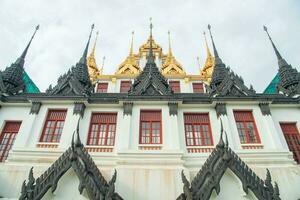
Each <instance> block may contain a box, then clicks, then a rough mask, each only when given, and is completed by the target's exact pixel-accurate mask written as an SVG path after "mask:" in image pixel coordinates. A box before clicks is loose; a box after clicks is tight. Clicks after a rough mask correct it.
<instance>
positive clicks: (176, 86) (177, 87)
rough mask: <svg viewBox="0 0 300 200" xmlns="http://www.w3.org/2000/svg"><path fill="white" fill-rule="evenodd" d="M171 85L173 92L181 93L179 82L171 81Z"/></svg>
mask: <svg viewBox="0 0 300 200" xmlns="http://www.w3.org/2000/svg"><path fill="white" fill-rule="evenodd" d="M169 85H170V87H171V88H172V90H173V92H175V93H180V82H179V81H169Z"/></svg>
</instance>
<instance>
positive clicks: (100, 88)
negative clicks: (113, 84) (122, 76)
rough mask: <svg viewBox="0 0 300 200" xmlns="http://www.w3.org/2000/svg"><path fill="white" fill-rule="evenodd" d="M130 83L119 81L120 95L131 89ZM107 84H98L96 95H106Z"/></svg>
mask: <svg viewBox="0 0 300 200" xmlns="http://www.w3.org/2000/svg"><path fill="white" fill-rule="evenodd" d="M131 85H132V83H131V81H121V85H120V93H126V92H128V91H129V90H130V88H131ZM107 88H108V83H98V85H97V93H107Z"/></svg>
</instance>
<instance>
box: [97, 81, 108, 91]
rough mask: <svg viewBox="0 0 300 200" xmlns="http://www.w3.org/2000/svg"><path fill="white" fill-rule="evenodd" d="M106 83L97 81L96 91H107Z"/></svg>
mask: <svg viewBox="0 0 300 200" xmlns="http://www.w3.org/2000/svg"><path fill="white" fill-rule="evenodd" d="M107 88H108V83H98V86H97V93H107Z"/></svg>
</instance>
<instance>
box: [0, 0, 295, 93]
mask: <svg viewBox="0 0 300 200" xmlns="http://www.w3.org/2000/svg"><path fill="white" fill-rule="evenodd" d="M0 8H1V12H0V41H1V42H0V69H1V70H3V69H4V68H5V67H6V66H8V65H10V64H11V63H12V62H14V61H15V60H16V58H17V57H18V56H20V54H21V52H22V51H23V49H24V47H25V46H26V44H27V42H28V40H29V39H30V37H31V34H32V33H33V31H34V28H35V26H36V25H37V24H40V30H39V31H38V33H37V35H36V38H35V40H34V41H33V43H32V46H31V48H30V50H29V52H28V54H27V58H26V62H25V70H26V71H27V73H28V74H29V75H30V77H31V78H32V80H33V81H34V82H35V83H36V85H37V86H38V87H39V88H40V89H41V90H42V91H44V90H45V89H46V88H48V86H49V84H56V81H57V78H58V77H59V75H61V74H62V73H64V72H66V71H67V70H68V68H70V67H71V66H72V65H74V64H75V63H76V62H77V61H78V60H79V58H80V57H81V55H82V52H83V50H84V47H85V44H86V41H87V38H88V34H89V30H90V25H91V24H92V23H95V30H99V40H98V44H97V49H96V58H97V62H98V64H100V63H101V60H102V57H103V56H105V57H106V61H105V67H104V73H105V74H112V73H114V72H115V70H116V68H117V66H118V65H119V64H120V63H121V62H122V61H123V60H124V59H125V57H126V56H127V55H128V51H129V44H130V38H131V31H132V30H134V31H135V39H134V50H135V52H137V51H138V47H139V46H140V45H141V44H143V43H144V42H145V40H146V39H147V37H148V34H149V17H152V18H153V25H154V29H153V34H154V38H155V40H156V42H157V43H159V44H160V45H161V46H162V47H163V50H164V52H167V48H168V35H167V32H168V30H170V31H171V39H172V46H173V53H174V55H175V57H176V58H177V60H178V61H179V62H180V63H181V64H182V65H183V66H184V68H185V70H186V71H187V73H189V74H191V73H193V74H195V73H199V71H198V66H197V60H196V57H197V56H199V57H200V62H201V65H203V63H204V59H205V56H206V52H205V46H204V40H203V34H202V33H203V31H207V24H208V23H210V24H211V25H212V31H213V34H214V38H215V42H216V46H217V49H218V52H219V55H220V57H221V58H222V60H223V61H224V63H225V64H226V65H228V66H230V67H231V68H232V69H233V70H234V71H235V72H236V73H237V74H239V75H241V76H242V77H243V78H244V80H245V82H246V84H247V85H249V84H253V86H254V89H256V90H257V91H259V92H261V91H263V90H264V88H265V87H266V86H267V85H268V83H269V82H270V81H271V79H272V78H273V77H274V75H275V74H276V73H277V68H278V67H277V60H276V57H275V54H274V52H273V49H272V48H271V45H270V43H269V41H268V39H267V36H266V34H265V32H264V31H263V29H262V26H263V25H266V26H267V27H268V30H269V32H270V34H271V36H272V37H273V40H274V42H275V43H276V45H277V47H278V48H279V51H280V52H281V54H282V56H283V57H284V58H285V59H286V60H287V62H288V63H291V64H292V66H293V67H295V68H297V69H298V71H299V69H300V68H299V67H300V56H299V53H300V1H299V0H294V1H293V0H243V1H236V0H223V1H217V0H212V1H207V0H205V1H204V0H203V1H200V0H172V1H171V0H170V1H163V0H152V1H150V0H149V1H146V0H133V1H125V0H118V1H117V0H110V1H99V0H89V1H84V0H64V1H62V0H51V1H50V0H49V1H40V0H30V1H25V0H23V1H21V0H1V1H0ZM94 36H95V34H94ZM93 40H94V37H93ZM93 40H92V41H93ZM209 42H210V40H209Z"/></svg>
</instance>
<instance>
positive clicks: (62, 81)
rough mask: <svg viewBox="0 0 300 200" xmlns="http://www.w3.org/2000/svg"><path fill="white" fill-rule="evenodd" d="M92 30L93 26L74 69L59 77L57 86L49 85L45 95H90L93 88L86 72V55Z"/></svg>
mask: <svg viewBox="0 0 300 200" xmlns="http://www.w3.org/2000/svg"><path fill="white" fill-rule="evenodd" d="M93 29H94V25H92V28H91V32H90V35H89V39H88V42H87V44H86V47H85V49H84V52H83V55H82V57H81V58H80V60H79V62H78V63H76V65H75V67H74V66H73V67H72V68H71V69H69V71H68V72H67V73H65V74H64V75H62V76H60V77H59V78H58V81H57V85H56V86H55V87H53V88H52V86H51V85H50V86H49V88H48V89H47V91H46V93H47V94H51V95H53V94H55V95H63V96H70V95H84V96H88V95H90V94H91V93H92V92H93V90H94V88H93V85H92V83H91V81H90V76H89V72H88V66H87V60H86V59H87V53H88V48H89V43H90V39H91V35H92V32H93Z"/></svg>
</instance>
